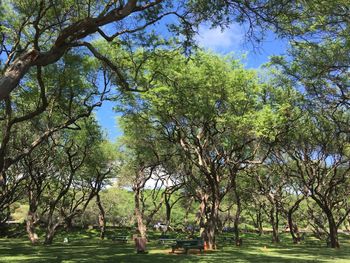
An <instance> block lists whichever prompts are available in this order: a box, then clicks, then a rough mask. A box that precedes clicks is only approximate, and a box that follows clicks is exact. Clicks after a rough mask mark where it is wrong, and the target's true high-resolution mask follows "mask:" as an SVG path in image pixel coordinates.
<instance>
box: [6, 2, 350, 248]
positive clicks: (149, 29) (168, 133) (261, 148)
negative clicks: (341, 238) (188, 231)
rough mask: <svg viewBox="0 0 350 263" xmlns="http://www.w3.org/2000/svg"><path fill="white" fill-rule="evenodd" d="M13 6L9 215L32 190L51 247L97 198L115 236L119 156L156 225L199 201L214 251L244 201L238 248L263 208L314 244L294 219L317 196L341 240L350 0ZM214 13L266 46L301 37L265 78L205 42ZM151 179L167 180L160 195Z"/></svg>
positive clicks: (142, 220)
mask: <svg viewBox="0 0 350 263" xmlns="http://www.w3.org/2000/svg"><path fill="white" fill-rule="evenodd" d="M0 7H1V8H0V29H1V33H0V62H1V63H0V72H1V73H0V99H1V102H0V122H1V127H2V128H1V132H0V140H1V142H0V188H1V191H0V215H1V218H0V220H1V221H0V222H1V223H2V224H3V223H5V222H6V221H7V220H8V217H9V211H10V210H11V205H12V204H13V203H14V202H16V201H18V200H21V201H23V200H25V201H26V202H28V204H29V212H28V219H27V225H26V227H27V232H28V235H29V237H30V239H31V241H32V242H33V243H36V242H37V238H36V235H35V225H36V224H38V223H40V222H44V223H45V227H46V237H45V242H46V243H50V242H52V239H53V236H54V233H55V230H56V229H57V227H58V226H59V225H61V224H62V223H64V224H66V225H67V227H69V225H71V223H72V220H73V218H74V217H76V216H77V215H79V214H82V213H83V211H84V210H85V209H86V208H87V207H88V204H89V202H90V201H91V200H92V199H93V198H96V202H97V203H96V204H97V206H98V208H99V211H100V212H99V224H100V226H101V237H102V238H103V236H104V229H105V225H106V217H105V211H104V207H103V205H102V202H101V198H100V195H99V192H100V191H101V189H103V186H104V184H105V183H106V181H107V180H106V178H107V177H109V175H110V174H111V173H112V174H114V173H113V172H115V169H114V166H115V165H117V166H118V169H117V173H116V174H118V180H119V181H120V182H121V183H122V184H124V185H125V186H128V187H130V188H131V189H132V190H133V192H134V203H135V218H136V219H137V224H138V229H139V232H140V234H141V235H142V236H144V235H146V229H147V225H148V224H149V223H150V221H151V220H152V218H153V216H154V215H155V214H156V213H157V211H159V209H161V207H162V206H163V205H164V206H165V207H166V215H167V216H166V221H167V224H170V220H171V210H172V208H173V207H174V206H176V205H177V204H180V203H181V202H184V199H186V201H188V202H189V203H188V204H187V207H188V211H190V209H191V208H192V206H193V203H192V202H195V203H197V204H198V207H199V210H198V213H197V219H198V223H199V225H200V227H201V235H202V236H203V238H204V239H205V240H206V242H207V244H208V246H209V247H210V248H214V247H215V238H216V235H217V232H218V231H219V230H220V229H221V228H222V224H223V223H224V221H225V220H223V218H222V215H223V213H224V212H223V211H224V210H225V209H226V212H230V211H231V208H232V207H233V206H234V207H235V216H234V218H233V221H234V226H235V242H236V244H237V245H240V244H241V243H242V240H241V238H240V236H239V223H240V221H241V215H242V213H243V212H244V213H248V212H249V213H253V214H255V215H254V216H253V217H254V218H255V221H256V225H257V227H258V229H260V230H261V229H262V227H261V226H262V220H263V219H264V215H263V213H265V214H266V215H268V216H269V221H270V223H271V226H272V229H273V237H274V238H273V239H274V241H278V226H279V218H280V216H281V215H283V216H284V217H286V218H287V220H288V223H289V227H290V230H291V234H292V236H293V239H294V240H295V242H298V241H299V240H300V236H299V234H298V227H297V224H296V222H295V220H294V215H295V214H296V213H297V212H298V207H299V206H301V205H303V204H305V203H306V204H307V207H308V209H307V211H308V213H307V216H308V219H309V221H310V224H312V226H313V228H314V229H315V231H316V232H317V233H318V235H319V236H322V235H324V234H326V235H327V236H328V239H329V243H330V246H331V247H337V246H338V245H339V244H338V238H337V231H338V229H339V227H341V226H342V224H343V223H344V221H345V220H347V218H348V215H349V212H350V207H349V201H350V200H349V198H348V194H349V193H348V191H349V189H350V187H349V169H350V168H349V154H350V149H349V80H348V78H349V61H350V56H349V54H350V52H349V51H350V45H349V35H348V31H349V24H350V23H349V19H348V17H349V10H350V6H349V3H348V1H346V0H333V1H326V0H321V1H301V0H300V1H289V0H286V1H280V0H255V1H241V0H233V1H220V0H218V1H206V0H200V1H187V0H181V1H176V3H174V1H170V0H169V1H168V0H154V1H143V0H139V1H138V0H129V1H79V2H77V1H63V0H60V1H44V0H38V1H26V0H16V1H2V2H1V4H0ZM202 22H209V23H211V26H221V27H222V28H225V27H227V26H229V25H230V24H231V23H240V24H242V25H244V26H246V28H247V29H248V31H247V34H246V35H247V37H248V39H249V41H251V43H253V44H254V45H258V44H259V42H260V41H261V40H263V38H264V32H266V30H267V29H268V30H272V31H273V32H275V34H276V36H278V37H282V38H285V39H286V40H288V41H289V44H290V45H289V50H288V55H289V56H287V57H285V58H284V57H273V58H272V59H271V63H270V65H268V67H267V70H266V72H268V73H266V75H267V77H266V78H260V77H259V76H258V74H257V73H256V72H254V71H252V70H246V69H244V67H243V66H242V65H240V63H239V62H238V61H237V60H235V59H232V57H230V56H227V57H221V56H218V55H215V54H211V53H206V52H203V51H201V50H198V49H196V45H195V42H194V37H195V35H196V30H197V29H198V26H199V25H200V24H201V23H202ZM155 25H159V26H158V27H156V26H155ZM160 35H161V36H164V38H162V37H160ZM166 36H170V37H169V38H168V39H167V38H166ZM97 37H99V39H98V40H96V38H97ZM91 55H92V56H91ZM106 100H115V101H116V104H117V110H118V111H120V112H122V113H123V117H122V118H121V126H122V127H123V130H124V136H123V138H122V139H121V141H120V145H119V147H118V151H117V150H116V149H114V148H113V146H111V145H109V144H108V143H107V142H106V141H105V139H104V138H103V135H102V134H101V131H100V128H99V127H98V125H97V124H96V120H95V119H94V117H93V114H92V113H93V111H94V109H96V108H97V107H99V106H101V104H102V103H103V101H106ZM116 160H117V162H115V161H116ZM151 178H152V179H153V181H156V182H157V183H156V185H155V187H154V191H153V192H152V194H151V195H150V196H148V198H149V200H150V199H151V200H152V201H151V202H150V201H148V204H146V202H145V194H144V193H145V190H144V189H145V186H146V183H147V182H149V181H150V179H151ZM247 191H249V194H247ZM174 193H177V195H175V196H177V198H174V197H173V198H172V197H171V196H173V194H174ZM178 193H181V194H178ZM185 203H186V202H185ZM149 204H152V206H150V205H149ZM229 218H230V216H229ZM229 221H230V219H229Z"/></svg>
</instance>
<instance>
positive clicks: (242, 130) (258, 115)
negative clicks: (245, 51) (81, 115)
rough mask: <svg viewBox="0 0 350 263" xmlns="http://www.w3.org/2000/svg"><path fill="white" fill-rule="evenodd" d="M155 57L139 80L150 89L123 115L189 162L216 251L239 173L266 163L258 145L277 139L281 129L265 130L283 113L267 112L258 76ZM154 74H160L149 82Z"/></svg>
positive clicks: (201, 57)
mask: <svg viewBox="0 0 350 263" xmlns="http://www.w3.org/2000/svg"><path fill="white" fill-rule="evenodd" d="M158 53H159V54H161V55H160V56H159V58H158V59H157V60H155V61H149V63H148V67H149V68H150V69H148V67H147V66H145V73H144V78H145V79H146V80H147V78H149V79H151V80H152V83H153V88H152V89H151V90H149V91H148V92H147V93H142V94H139V95H135V99H132V100H129V102H130V105H132V107H133V108H131V107H129V106H126V107H124V112H126V116H128V115H130V116H135V115H137V116H139V117H138V118H136V120H138V121H140V120H142V121H144V122H147V123H148V124H147V125H148V126H150V127H151V128H152V129H153V131H154V132H153V134H157V135H156V136H157V137H152V138H160V140H161V141H164V140H167V141H168V142H170V143H171V144H172V145H174V146H173V147H175V149H177V151H179V152H180V153H181V154H182V155H183V157H184V158H186V159H187V160H188V161H189V162H190V163H191V165H190V166H189V167H190V169H188V170H187V173H188V174H189V175H191V176H192V179H193V181H194V182H197V183H198V186H200V188H202V191H199V192H201V193H202V194H200V195H201V197H199V198H200V200H201V202H202V205H203V211H205V214H203V215H205V216H206V217H207V218H206V219H205V220H204V221H203V224H204V232H203V236H204V239H205V240H206V242H207V243H208V245H209V247H210V248H214V247H215V234H216V232H217V229H218V221H219V220H218V219H219V217H218V216H219V207H220V203H221V200H222V199H223V198H224V196H225V195H226V194H227V192H228V191H230V190H231V189H232V187H233V186H234V183H235V178H236V175H237V173H238V171H240V170H242V169H244V168H246V167H247V166H248V165H249V164H253V163H258V162H261V161H262V160H263V159H264V158H265V157H264V150H263V148H261V147H260V145H261V144H262V143H263V142H264V141H266V142H267V141H273V140H274V138H275V136H277V134H278V129H275V130H272V129H270V128H269V127H272V126H274V127H278V124H279V122H280V121H281V120H282V119H283V117H282V115H283V114H282V112H283V109H282V108H283V107H281V108H278V107H279V106H277V107H276V109H275V110H272V109H271V107H270V105H268V106H265V105H264V103H263V100H264V95H263V94H264V92H263V89H264V87H263V85H260V84H259V83H258V81H257V78H256V76H255V73H254V72H253V71H248V70H244V69H243V67H242V66H241V65H240V64H239V62H237V61H235V60H233V59H231V58H230V57H225V58H223V57H219V56H216V55H213V54H207V53H204V52H201V51H199V52H197V53H196V54H194V55H193V56H192V57H191V59H190V60H189V61H187V59H186V57H184V56H182V55H180V54H178V53H176V52H168V51H161V50H158ZM146 69H147V70H146ZM154 69H157V70H158V74H157V75H151V74H148V75H147V72H154ZM279 110H281V112H279ZM274 112H276V114H275V113H274ZM279 114H281V117H280V118H279V117H277V116H278V115H279ZM143 130H144V129H143ZM164 145H165V146H166V147H168V144H164ZM258 153H259V154H260V155H259V154H258ZM265 154H266V152H265ZM199 192H198V193H199Z"/></svg>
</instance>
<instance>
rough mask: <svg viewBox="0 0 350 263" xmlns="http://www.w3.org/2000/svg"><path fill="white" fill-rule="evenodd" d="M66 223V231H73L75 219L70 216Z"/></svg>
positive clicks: (65, 220)
mask: <svg viewBox="0 0 350 263" xmlns="http://www.w3.org/2000/svg"><path fill="white" fill-rule="evenodd" d="M64 223H65V226H66V230H67V231H72V229H73V217H72V216H68V217H66V218H65V219H64Z"/></svg>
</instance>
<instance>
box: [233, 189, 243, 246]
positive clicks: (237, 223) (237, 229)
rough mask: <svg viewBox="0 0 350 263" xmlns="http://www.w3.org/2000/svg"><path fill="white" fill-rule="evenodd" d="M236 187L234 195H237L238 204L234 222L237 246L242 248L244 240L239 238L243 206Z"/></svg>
mask: <svg viewBox="0 0 350 263" xmlns="http://www.w3.org/2000/svg"><path fill="white" fill-rule="evenodd" d="M234 187H235V188H234V193H235V197H236V203H237V210H236V215H235V221H234V229H235V244H236V246H241V245H242V239H241V238H240V237H239V221H240V219H241V210H242V205H241V198H240V197H239V195H238V192H237V189H236V184H235V185H234Z"/></svg>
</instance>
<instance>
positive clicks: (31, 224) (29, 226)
mask: <svg viewBox="0 0 350 263" xmlns="http://www.w3.org/2000/svg"><path fill="white" fill-rule="evenodd" d="M35 221H36V212H35V211H33V209H31V208H30V207H29V211H28V215H27V221H26V230H27V233H28V237H29V240H30V242H31V243H32V244H33V245H36V244H37V243H38V242H39V238H38V235H37V234H36V233H35Z"/></svg>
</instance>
